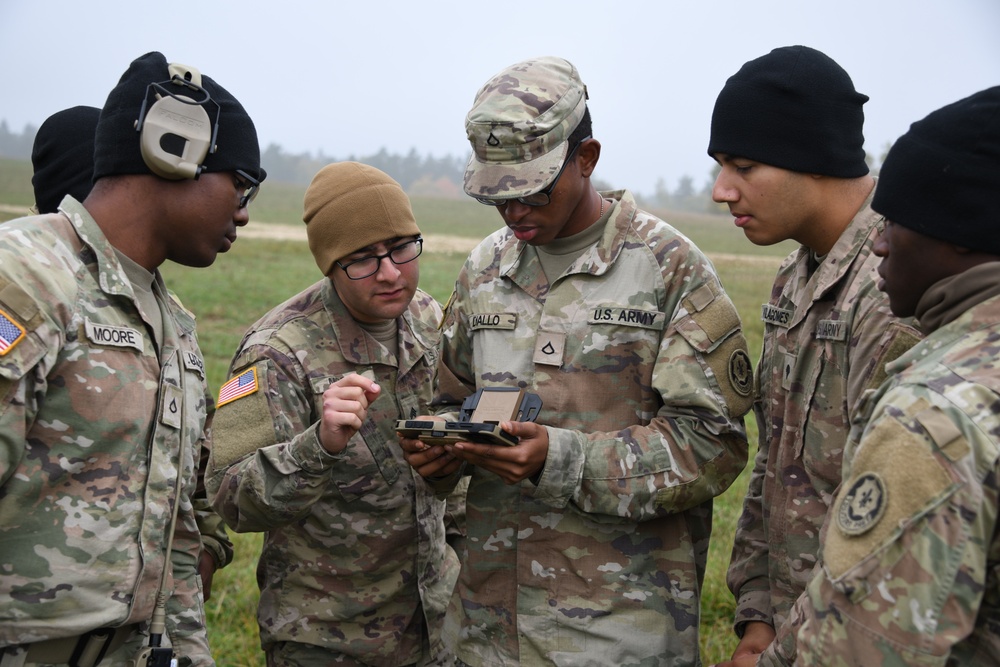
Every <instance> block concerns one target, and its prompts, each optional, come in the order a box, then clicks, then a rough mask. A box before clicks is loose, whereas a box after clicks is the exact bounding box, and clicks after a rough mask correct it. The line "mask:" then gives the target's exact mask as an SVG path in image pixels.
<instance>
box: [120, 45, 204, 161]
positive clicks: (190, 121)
mask: <svg viewBox="0 0 1000 667" xmlns="http://www.w3.org/2000/svg"><path fill="white" fill-rule="evenodd" d="M169 71H170V74H171V79H170V81H167V82H164V83H153V84H150V85H149V88H152V92H153V95H154V96H155V101H154V102H153V104H152V106H150V107H149V110H148V111H147V110H146V103H147V102H148V100H149V95H150V90H149V88H147V90H146V99H144V100H143V103H142V104H143V106H142V110H141V111H140V113H139V119H138V120H137V121H136V129H137V130H138V131H139V147H140V150H141V151H142V158H143V160H144V161H145V163H146V166H147V167H149V169H150V170H151V171H152V172H153V173H154V174H156V175H157V176H160V177H162V178H166V179H169V180H180V179H184V178H188V179H194V178H198V175H199V174H200V173H201V165H202V163H203V162H204V161H205V158H206V157H207V156H208V154H209V153H210V152H214V150H215V145H214V144H215V132H216V131H217V130H218V111H216V123H215V124H216V127H215V128H213V127H212V123H211V120H210V119H209V116H208V112H207V111H206V110H205V105H206V104H207V103H208V102H212V103H213V104H215V105H216V108H217V109H218V104H217V103H215V102H214V101H213V100H212V99H211V97H210V96H209V94H208V91H206V90H205V89H204V88H202V87H201V74H200V73H199V72H198V70H196V69H194V68H193V67H187V66H185V65H180V64H177V63H173V64H171V65H170V66H169ZM166 83H174V84H181V85H185V86H187V87H188V88H191V89H192V91H197V92H200V93H201V99H195V98H193V97H188V96H186V95H177V94H176V93H171V92H169V91H168V90H167V89H166V88H164V84H166Z"/></svg>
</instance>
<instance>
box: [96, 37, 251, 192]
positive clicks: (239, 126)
mask: <svg viewBox="0 0 1000 667" xmlns="http://www.w3.org/2000/svg"><path fill="white" fill-rule="evenodd" d="M167 67H168V63H167V59H166V58H165V57H164V56H163V54H162V53H159V52H158V51H151V52H150V53H147V54H146V55H144V56H141V57H140V58H136V59H135V60H134V61H132V64H131V65H130V66H129V68H128V70H126V71H125V73H124V74H122V77H121V79H119V81H118V85H117V86H115V88H114V89H113V90H112V91H111V93H110V94H109V95H108V99H107V101H106V102H105V103H104V108H103V109H102V110H101V118H100V121H99V122H98V124H97V145H96V153H95V158H94V180H97V179H98V178H101V177H102V176H112V175H117V174H151V173H153V172H152V170H150V168H149V167H148V166H146V163H145V161H144V160H143V157H142V151H141V149H140V147H139V133H138V132H137V131H136V127H135V121H136V120H138V118H139V113H140V111H141V109H142V103H143V100H144V99H146V90H147V87H148V86H149V84H151V83H163V82H166V81H169V79H170V73H169V71H168V69H167ZM201 85H202V87H203V88H204V89H205V90H206V91H207V92H208V94H209V95H211V97H212V100H214V101H215V102H216V103H218V105H219V110H220V112H219V121H218V125H219V127H218V134H217V136H216V142H215V143H216V146H217V147H218V150H217V151H216V152H214V153H209V154H208V157H206V158H205V161H204V163H203V164H204V171H205V172H213V171H214V172H219V171H233V170H236V169H242V170H243V171H245V172H246V173H248V174H250V175H251V176H253V177H255V178H257V180H259V181H263V180H264V176H265V175H266V174H265V173H264V171H263V170H262V169H261V168H260V145H259V144H258V143H257V130H256V128H255V127H254V124H253V121H252V120H251V119H250V116H249V115H247V112H246V111H245V110H244V109H243V105H241V104H240V103H239V101H238V100H237V99H236V98H235V97H233V96H232V95H231V94H230V93H229V91H227V90H226V89H225V88H223V87H222V86H220V85H219V84H217V83H216V82H215V81H214V80H213V79H212V78H211V77H208V76H205V75H204V74H203V75H202V77H201ZM164 87H165V88H166V89H167V90H176V92H177V94H178V95H185V96H196V93H193V91H191V90H190V89H189V88H186V87H185V86H181V85H179V84H173V83H167V84H164ZM149 104H152V102H149ZM206 111H208V116H209V118H210V119H211V122H212V124H213V127H214V124H215V108H214V106H213V105H211V104H209V105H207V106H206Z"/></svg>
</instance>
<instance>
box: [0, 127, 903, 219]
mask: <svg viewBox="0 0 1000 667" xmlns="http://www.w3.org/2000/svg"><path fill="white" fill-rule="evenodd" d="M37 131H38V128H37V127H35V126H34V125H31V124H28V125H25V126H24V129H23V130H22V131H21V132H11V130H10V128H9V127H8V125H7V121H6V120H0V157H5V158H10V159H15V160H28V159H30V158H31V145H32V143H33V142H34V140H35V133H36V132H37ZM889 147H890V144H888V143H887V144H885V145H884V146H883V147H882V150H881V152H880V155H879V156H878V159H877V163H878V164H881V162H882V161H883V160H884V159H885V155H886V153H887V152H888V151H889ZM468 159H469V158H468V155H462V156H457V157H456V156H453V155H445V156H443V157H435V156H433V155H420V154H419V153H418V152H417V150H416V149H415V148H411V149H410V151H409V152H408V153H406V154H405V155H400V154H396V153H390V152H389V151H387V150H386V149H385V148H382V149H381V150H379V151H378V152H377V153H374V154H372V155H349V156H347V157H333V156H330V155H324V154H323V152H322V151H318V152H317V153H316V154H315V155H313V154H311V153H298V154H296V153H289V152H287V151H285V150H284V149H282V148H281V146H279V145H278V144H270V145H269V146H268V147H267V148H266V149H265V150H264V152H263V154H262V155H261V162H262V163H263V165H264V167H265V168H266V169H267V177H268V179H269V180H271V181H283V182H286V183H293V184H298V185H308V184H309V182H310V181H311V180H312V177H313V176H314V175H315V174H316V172H317V171H319V170H320V169H321V168H322V167H323V166H324V165H327V164H330V163H331V162H336V161H338V160H354V161H357V162H364V163H365V164H370V165H371V166H373V167H377V168H379V169H381V170H382V171H384V172H385V173H387V174H389V175H390V176H392V177H393V178H394V179H396V180H397V181H399V184H400V185H402V186H403V189H404V190H406V191H407V192H409V193H410V194H411V195H418V196H422V197H445V198H449V199H456V198H461V197H463V196H464V194H463V192H462V180H463V178H464V177H465V165H466V163H467V162H468ZM865 159H866V162H867V163H868V165H869V167H871V169H872V173H873V174H876V175H877V174H878V166H877V165H876V158H875V156H873V155H871V154H866V156H865ZM718 173H719V166H718V165H716V164H713V167H712V170H711V171H710V172H709V173H708V174H707V179H706V180H705V181H704V183H703V184H702V187H701V188H700V189H699V188H697V187H696V185H695V181H694V178H692V177H691V176H689V175H686V174H685V175H684V176H682V177H681V178H680V179H679V180H678V182H677V187H676V188H674V189H673V190H671V189H670V188H669V187H668V186H667V182H666V181H665V180H664V179H663V178H659V179H657V181H656V186H655V188H654V190H653V192H652V193H651V194H644V193H639V192H633V194H635V196H636V199H637V200H638V201H639V204H640V205H641V206H645V207H647V208H660V209H670V210H675V211H690V212H693V213H720V212H723V213H724V212H725V211H726V206H725V205H722V204H716V203H715V202H713V201H712V185H713V184H714V183H715V177H716V175H717V174H718ZM594 184H595V185H596V186H597V187H598V188H599V189H605V190H607V189H611V188H610V186H608V185H607V184H606V183H604V182H602V181H600V180H597V179H595V181H594Z"/></svg>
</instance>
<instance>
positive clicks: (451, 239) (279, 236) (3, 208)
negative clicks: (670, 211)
mask: <svg viewBox="0 0 1000 667" xmlns="http://www.w3.org/2000/svg"><path fill="white" fill-rule="evenodd" d="M0 212H4V213H13V214H15V215H30V214H31V211H30V210H29V209H27V208H24V207H21V206H9V205H7V204H0ZM238 235H239V236H242V237H243V238H247V239H270V240H273V241H305V240H306V226H305V225H286V224H281V223H275V222H253V221H251V222H250V224H248V225H247V226H246V227H243V228H241V229H240V230H239V232H238ZM424 239H425V240H426V243H425V244H424V251H425V252H460V253H467V252H469V251H470V250H472V249H473V248H474V247H476V244H477V243H479V240H478V239H474V238H469V237H467V236H453V235H451V234H424ZM708 256H709V257H710V258H712V260H721V261H730V262H733V261H735V262H742V263H744V264H754V265H766V266H772V267H774V268H777V266H778V264H779V263H780V262H781V258H780V257H767V256H761V255H741V254H732V253H720V252H715V253H712V252H710V253H708Z"/></svg>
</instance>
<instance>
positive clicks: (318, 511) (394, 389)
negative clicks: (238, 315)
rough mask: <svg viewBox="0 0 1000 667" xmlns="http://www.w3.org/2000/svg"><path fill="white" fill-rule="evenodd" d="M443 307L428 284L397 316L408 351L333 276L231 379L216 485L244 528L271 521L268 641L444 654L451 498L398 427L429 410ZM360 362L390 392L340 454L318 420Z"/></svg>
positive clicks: (258, 337) (282, 309) (222, 404)
mask: <svg viewBox="0 0 1000 667" xmlns="http://www.w3.org/2000/svg"><path fill="white" fill-rule="evenodd" d="M440 318H441V308H440V307H439V306H438V304H437V303H436V302H435V301H434V299H433V298H431V297H430V296H429V295H427V294H425V293H424V292H421V291H418V292H417V294H416V296H415V297H414V299H413V301H412V302H411V303H410V305H409V308H408V310H407V311H406V312H405V313H404V314H403V315H402V317H400V318H399V319H398V323H399V333H398V336H399V357H398V358H397V357H396V356H395V355H393V354H391V353H390V351H389V350H387V349H386V348H385V347H384V346H382V345H381V344H380V343H378V342H377V341H376V340H375V339H374V338H372V337H371V336H370V335H368V334H367V333H366V332H365V331H364V330H363V329H362V328H361V327H360V326H359V325H358V324H357V322H356V321H355V320H354V319H353V318H352V317H351V316H350V314H349V313H348V311H347V309H346V307H345V306H344V305H343V303H342V302H341V301H340V298H339V297H338V296H337V293H336V291H335V290H334V289H333V284H332V282H331V281H330V280H329V279H327V278H324V279H323V280H321V281H319V282H317V283H316V284H315V285H313V286H312V287H310V288H308V289H306V290H305V291H304V292H302V293H300V294H298V295H296V296H294V297H292V298H291V299H290V300H288V301H286V302H285V303H283V304H281V305H279V306H277V307H276V308H274V309H273V310H272V311H271V312H270V313H268V314H267V315H265V316H264V317H263V318H262V319H260V320H259V321H258V322H257V323H256V324H254V325H253V326H252V327H251V328H250V330H249V331H248V332H247V334H246V335H245V336H244V338H243V341H242V343H241V344H240V347H239V350H238V351H237V353H236V355H235V357H234V359H233V362H232V371H233V376H234V381H236V382H235V384H233V382H234V381H230V383H227V385H228V386H229V387H230V389H227V388H226V386H224V387H223V390H222V391H221V392H220V399H219V401H218V408H217V412H216V415H215V420H214V422H213V424H214V425H213V430H212V439H213V443H212V457H213V458H212V462H211V463H210V465H209V468H210V470H211V474H210V477H209V479H208V489H209V493H210V495H211V496H212V497H213V498H214V504H215V507H216V509H217V510H218V512H219V514H220V515H222V517H223V518H224V519H225V520H226V522H227V523H228V524H229V526H231V527H232V528H233V529H234V530H236V531H238V532H248V531H260V532H265V533H266V535H265V538H264V547H263V551H262V553H261V556H260V561H259V564H258V570H257V578H258V582H259V584H260V587H261V597H260V604H259V607H258V613H257V618H258V623H259V626H260V637H261V644H262V645H263V647H264V648H265V649H267V648H268V647H269V645H271V644H274V643H275V642H300V643H302V644H309V645H313V646H317V647H321V648H326V649H328V650H329V652H330V656H331V662H332V659H333V657H347V658H349V659H353V660H357V661H360V662H363V663H364V664H367V665H384V666H386V667H396V666H400V665H408V664H413V663H418V662H419V663H420V664H434V663H435V661H437V660H440V659H441V655H442V653H441V651H442V646H441V644H440V642H439V641H438V640H439V636H440V627H441V623H442V621H443V617H444V611H445V609H446V607H447V603H448V598H449V596H450V594H451V591H452V588H453V586H454V578H455V576H456V574H457V566H458V562H457V559H456V557H455V554H454V552H453V551H452V550H451V549H450V547H447V545H446V543H445V532H444V531H445V527H444V520H443V516H444V509H445V504H444V502H443V501H441V500H438V499H437V498H436V497H435V496H434V493H433V491H432V490H431V489H430V488H429V487H428V486H427V484H426V483H425V482H424V481H423V479H422V478H421V477H420V476H419V475H417V474H416V473H415V472H414V471H413V469H412V468H411V467H410V466H409V464H407V462H406V460H405V459H404V458H403V455H402V450H401V448H400V446H399V442H398V438H397V436H396V432H395V424H396V420H397V419H400V418H410V417H412V416H415V415H418V414H426V412H427V411H428V410H429V403H430V398H431V392H432V382H433V379H434V373H435V370H436V365H437V358H438V352H437V342H438V338H439V335H440V334H439V332H438V329H437V326H438V323H439V322H440ZM355 372H356V373H358V374H361V375H365V376H366V377H369V378H370V379H373V380H375V381H376V382H378V384H379V385H380V386H381V387H382V392H381V393H380V394H379V396H378V397H377V398H376V399H375V401H374V402H373V403H372V404H371V405H370V406H369V407H368V415H367V418H366V420H365V422H364V425H363V426H362V428H361V430H360V431H359V432H358V433H357V434H355V435H354V437H353V438H351V440H350V441H349V443H348V445H347V448H346V449H345V450H344V451H343V452H340V453H338V454H335V455H334V454H329V453H328V452H327V451H326V450H325V449H323V447H322V445H321V444H320V441H319V434H318V428H319V422H320V417H321V415H322V407H323V392H324V391H325V390H326V389H327V387H329V386H330V384H332V383H333V382H336V381H337V380H339V379H340V378H341V377H344V376H345V375H348V374H350V373H355ZM240 378H246V379H245V381H243V384H242V385H241V384H240ZM234 396H235V398H234ZM428 633H429V634H430V637H431V639H432V640H433V644H434V645H433V646H432V647H431V652H430V653H428V652H427V650H426V649H427V647H426V646H424V645H423V644H424V643H426V641H425V639H424V638H425V635H426V634H428ZM352 664H353V663H352Z"/></svg>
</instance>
